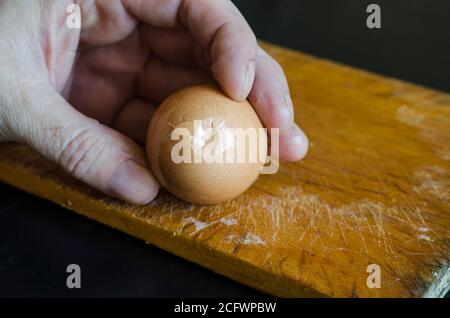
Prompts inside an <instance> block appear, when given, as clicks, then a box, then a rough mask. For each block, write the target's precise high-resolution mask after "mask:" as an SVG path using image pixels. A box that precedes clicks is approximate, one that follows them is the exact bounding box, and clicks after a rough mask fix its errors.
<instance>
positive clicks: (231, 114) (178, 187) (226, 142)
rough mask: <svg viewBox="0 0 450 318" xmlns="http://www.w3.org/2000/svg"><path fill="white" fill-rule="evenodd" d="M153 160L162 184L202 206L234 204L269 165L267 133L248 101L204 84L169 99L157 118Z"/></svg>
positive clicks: (150, 146)
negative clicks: (232, 201) (267, 161)
mask: <svg viewBox="0 0 450 318" xmlns="http://www.w3.org/2000/svg"><path fill="white" fill-rule="evenodd" d="M147 155H148V159H149V162H150V166H151V169H152V171H153V173H154V175H155V176H156V178H157V179H158V181H159V183H160V184H161V185H162V186H163V187H165V188H166V189H167V190H168V191H170V192H171V193H172V194H174V195H175V196H177V197H178V198H180V199H183V200H185V201H188V202H192V203H199V204H216V203H220V202H224V201H227V200H231V199H233V198H235V197H237V196H238V195H240V194H241V193H243V192H244V191H245V190H247V189H248V188H249V187H250V186H251V185H252V184H253V182H255V180H256V179H257V178H258V175H259V173H260V171H261V169H262V167H263V165H264V162H265V160H266V156H267V134H266V132H265V130H264V128H263V126H262V124H261V121H260V120H259V118H258V115H257V114H256V113H255V111H254V109H253V107H252V106H251V105H250V104H249V103H248V102H247V101H244V102H235V101H233V100H231V99H230V98H228V97H227V96H226V95H225V94H224V93H223V92H222V91H221V90H220V89H219V88H218V87H215V86H212V85H199V86H193V87H189V88H185V89H183V90H180V91H178V92H176V93H174V94H172V95H171V96H169V97H168V98H167V99H166V100H165V101H164V102H163V103H162V105H161V106H159V107H158V109H157V111H156V112H155V114H154V115H153V117H152V120H151V122H150V125H149V129H148V136H147Z"/></svg>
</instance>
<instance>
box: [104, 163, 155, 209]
mask: <svg viewBox="0 0 450 318" xmlns="http://www.w3.org/2000/svg"><path fill="white" fill-rule="evenodd" d="M158 189H159V185H158V183H157V182H156V181H155V179H154V177H153V175H152V174H151V172H150V170H148V169H146V168H144V167H142V166H140V165H138V164H137V163H136V162H135V161H133V160H131V159H129V160H125V161H124V162H122V163H121V164H120V166H119V167H118V168H117V170H116V172H115V173H114V175H113V176H112V178H111V183H110V188H109V192H110V194H111V195H113V196H115V197H118V198H120V199H123V200H125V201H128V202H131V203H134V204H146V203H149V202H150V201H151V200H153V199H154V198H155V196H156V194H157V193H158Z"/></svg>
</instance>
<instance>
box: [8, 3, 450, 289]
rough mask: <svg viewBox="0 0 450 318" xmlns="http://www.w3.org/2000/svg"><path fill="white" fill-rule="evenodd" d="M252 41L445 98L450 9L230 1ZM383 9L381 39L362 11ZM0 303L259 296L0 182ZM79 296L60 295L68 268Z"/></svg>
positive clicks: (449, 58) (411, 5) (436, 5)
mask: <svg viewBox="0 0 450 318" xmlns="http://www.w3.org/2000/svg"><path fill="white" fill-rule="evenodd" d="M234 2H235V3H236V5H237V6H238V7H239V8H240V9H241V11H242V13H243V14H244V16H246V18H247V20H248V21H249V24H250V25H251V26H252V27H253V29H254V31H255V33H256V35H257V36H258V38H260V39H263V40H266V41H269V42H272V43H276V44H280V45H283V46H286V47H290V48H294V49H297V50H301V51H304V52H308V53H312V54H314V55H317V56H320V57H325V58H328V59H333V60H336V61H339V62H342V63H346V64H351V65H354V66H357V67H361V68H365V69H368V70H372V71H375V72H378V73H383V74H386V75H389V76H394V77H398V78H402V79H405V80H408V81H411V82H415V83H419V84H423V85H426V86H430V87H434V88H438V89H441V90H446V91H450V80H449V73H450V72H449V70H450V44H449V41H450V21H449V20H450V1H448V0H388V1H372V2H368V1H361V0H330V1H321V0H306V1H305V0H303V1H302V0H297V1H295V0H239V1H238V0H236V1H234ZM369 3H377V4H379V5H380V6H381V21H382V22H381V23H382V28H381V29H380V30H377V29H373V30H370V29H368V28H367V27H366V17H367V15H368V14H367V13H366V7H367V5H368V4H369ZM0 198H1V200H0V297H8V296H32V297H47V296H63V297H70V296H97V297H108V296H114V297H168V296H173V297H177V296H194V297H195V296H197V297H213V296H258V295H261V294H260V293H258V292H257V291H254V290H252V289H250V288H247V287H245V286H242V285H240V284H237V283H234V282H232V281H230V280H228V279H226V278H224V277H221V276H219V275H216V274H214V273H212V272H210V271H208V270H206V269H203V268H201V267H199V266H197V265H194V264H192V263H189V262H187V261H184V260H182V259H180V258H178V257H176V256H173V255H171V254H169V253H167V252H164V251H162V250H159V249H158V248H156V247H153V246H148V245H146V244H144V243H143V242H141V241H138V240H136V239H133V238H131V237H129V236H127V235H125V234H122V233H120V232H118V231H115V230H113V229H110V228H108V227H106V226H102V225H100V224H97V223H96V222H94V221H91V220H89V219H87V218H84V217H81V216H78V215H76V214H75V213H72V212H69V211H67V210H65V209H63V208H60V207H58V206H56V205H54V204H51V203H49V202H46V201H45V200H41V199H38V198H36V197H33V196H31V195H28V194H26V193H24V192H21V191H19V190H16V189H13V188H11V187H9V186H7V185H4V184H1V183H0ZM72 263H76V264H79V265H80V266H81V270H82V288H81V289H79V290H69V289H68V288H66V284H65V283H66V277H67V274H66V272H65V270H66V266H67V265H68V264H72Z"/></svg>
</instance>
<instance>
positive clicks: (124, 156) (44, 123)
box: [19, 85, 159, 204]
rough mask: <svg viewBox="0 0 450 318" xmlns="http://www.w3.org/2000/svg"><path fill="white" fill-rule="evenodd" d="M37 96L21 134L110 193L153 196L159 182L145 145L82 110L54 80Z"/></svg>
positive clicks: (140, 200) (143, 199)
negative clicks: (61, 93) (65, 96)
mask: <svg viewBox="0 0 450 318" xmlns="http://www.w3.org/2000/svg"><path fill="white" fill-rule="evenodd" d="M34 89H36V88H34ZM32 96H33V101H32V102H31V104H32V105H31V107H30V111H29V112H28V115H27V116H26V118H24V121H23V123H22V125H21V126H22V128H21V129H20V135H21V137H20V138H19V139H22V140H23V141H24V142H25V143H27V144H29V145H31V146H32V147H33V148H35V149H36V150H37V151H38V152H40V153H41V154H43V155H44V156H46V157H47V158H49V159H51V160H53V161H54V162H56V163H58V165H60V166H61V167H62V168H63V169H64V170H65V171H67V172H68V173H69V174H71V175H73V176H74V177H76V178H77V179H79V180H81V181H83V182H85V183H87V184H89V185H90V186H92V187H94V188H96V189H98V190H100V191H102V192H104V193H107V194H109V195H112V196H114V197H117V198H120V199H123V200H125V201H129V202H131V203H135V204H145V203H148V202H150V201H151V200H153V198H154V197H155V196H156V194H157V193H158V189H159V185H158V183H157V182H156V181H155V178H154V177H153V175H152V173H151V172H150V170H149V168H148V165H147V159H146V156H145V153H144V151H143V149H142V148H141V147H139V146H138V145H137V144H136V143H135V142H133V141H132V140H131V139H129V138H128V137H126V136H124V135H122V134H120V133H118V132H117V131H115V130H113V129H111V128H109V127H107V126H104V125H102V124H100V123H99V122H98V121H96V120H94V119H92V118H89V117H86V116H84V115H83V114H81V113H79V112H78V111H77V110H76V109H74V108H73V107H72V106H71V105H70V104H69V103H68V102H67V101H66V100H65V99H64V98H63V97H62V96H61V95H60V94H59V93H58V92H57V91H56V90H54V88H53V87H51V86H50V85H44V87H43V88H39V91H38V92H35V93H33V94H32Z"/></svg>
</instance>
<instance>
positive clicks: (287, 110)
mask: <svg viewBox="0 0 450 318" xmlns="http://www.w3.org/2000/svg"><path fill="white" fill-rule="evenodd" d="M282 115H283V117H285V118H286V119H289V120H292V119H293V118H294V105H293V104H292V99H291V96H290V95H289V94H286V95H284V107H283V108H282Z"/></svg>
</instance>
